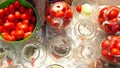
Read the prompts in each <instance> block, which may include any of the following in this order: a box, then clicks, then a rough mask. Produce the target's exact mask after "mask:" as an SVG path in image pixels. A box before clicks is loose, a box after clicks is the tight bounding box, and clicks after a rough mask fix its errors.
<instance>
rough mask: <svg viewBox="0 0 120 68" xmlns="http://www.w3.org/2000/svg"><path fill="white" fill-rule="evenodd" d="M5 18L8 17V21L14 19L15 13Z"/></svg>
mask: <svg viewBox="0 0 120 68" xmlns="http://www.w3.org/2000/svg"><path fill="white" fill-rule="evenodd" d="M7 19H8V21H14V20H15V15H13V14H9V15H8V17H7Z"/></svg>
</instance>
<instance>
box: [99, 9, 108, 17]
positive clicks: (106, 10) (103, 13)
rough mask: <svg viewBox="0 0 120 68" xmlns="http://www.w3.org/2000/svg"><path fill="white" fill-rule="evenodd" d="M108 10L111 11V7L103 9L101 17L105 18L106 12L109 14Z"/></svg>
mask: <svg viewBox="0 0 120 68" xmlns="http://www.w3.org/2000/svg"><path fill="white" fill-rule="evenodd" d="M108 9H109V7H105V8H103V9H101V10H100V14H99V16H100V17H104V16H105V15H106V12H108Z"/></svg>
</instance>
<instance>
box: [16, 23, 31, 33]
mask: <svg viewBox="0 0 120 68" xmlns="http://www.w3.org/2000/svg"><path fill="white" fill-rule="evenodd" d="M17 28H18V29H20V30H23V31H24V32H28V31H29V27H28V25H27V24H23V23H22V24H20V25H18V26H17Z"/></svg>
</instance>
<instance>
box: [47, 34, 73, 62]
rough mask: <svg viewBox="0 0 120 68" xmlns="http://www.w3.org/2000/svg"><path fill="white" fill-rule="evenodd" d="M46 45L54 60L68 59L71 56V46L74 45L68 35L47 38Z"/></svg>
mask: <svg viewBox="0 0 120 68" xmlns="http://www.w3.org/2000/svg"><path fill="white" fill-rule="evenodd" d="M47 46H48V51H49V53H50V55H51V56H52V57H53V59H55V60H59V59H60V60H62V59H63V58H65V59H70V58H72V56H73V55H72V47H73V46H74V42H73V41H72V39H71V38H69V37H68V36H64V35H58V36H56V37H54V38H52V39H49V42H48V44H47Z"/></svg>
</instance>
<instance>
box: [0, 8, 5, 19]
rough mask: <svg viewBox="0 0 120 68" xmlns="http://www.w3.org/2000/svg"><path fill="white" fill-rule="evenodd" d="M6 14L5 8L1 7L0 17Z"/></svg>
mask: <svg viewBox="0 0 120 68" xmlns="http://www.w3.org/2000/svg"><path fill="white" fill-rule="evenodd" d="M3 15H4V10H3V9H0V18H2V17H3Z"/></svg>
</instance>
